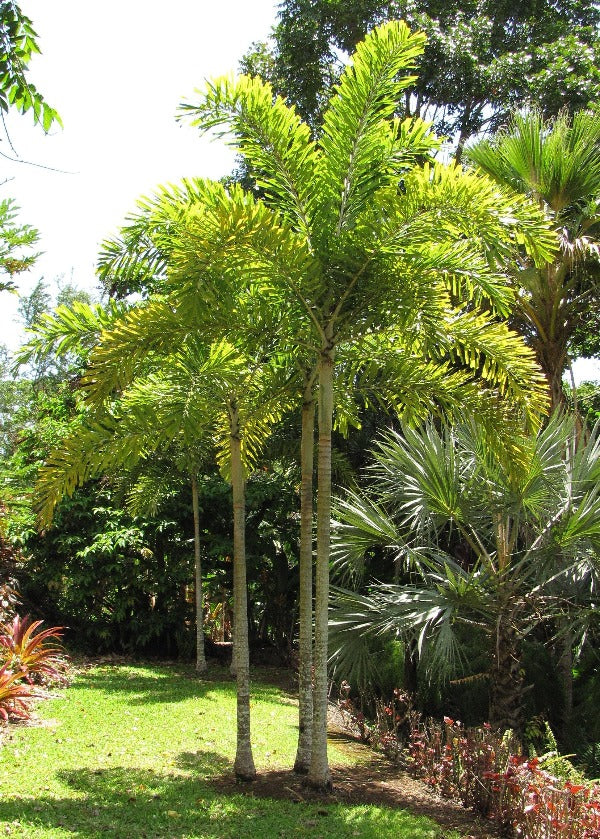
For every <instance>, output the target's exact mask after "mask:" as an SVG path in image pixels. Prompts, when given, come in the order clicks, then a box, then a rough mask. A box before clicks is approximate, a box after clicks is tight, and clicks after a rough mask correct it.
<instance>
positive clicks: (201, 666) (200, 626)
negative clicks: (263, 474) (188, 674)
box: [192, 472, 208, 673]
mask: <svg viewBox="0 0 600 839" xmlns="http://www.w3.org/2000/svg"><path fill="white" fill-rule="evenodd" d="M192 510H193V512H194V583H195V588H196V672H197V673H206V670H207V669H208V668H207V665H206V656H205V654H204V598H203V596H202V557H201V554H200V509H199V504H198V478H197V477H196V473H195V472H194V473H192Z"/></svg>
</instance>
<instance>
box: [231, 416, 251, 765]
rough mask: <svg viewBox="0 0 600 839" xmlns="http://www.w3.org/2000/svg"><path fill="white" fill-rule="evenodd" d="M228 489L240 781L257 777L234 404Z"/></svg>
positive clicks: (241, 481)
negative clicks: (231, 497) (231, 500)
mask: <svg viewBox="0 0 600 839" xmlns="http://www.w3.org/2000/svg"><path fill="white" fill-rule="evenodd" d="M231 408H232V410H231V437H230V445H231V486H232V490H233V647H234V657H235V671H236V673H235V676H236V683H237V745H236V753H235V763H234V771H235V774H236V777H238V778H239V779H240V780H243V781H252V780H254V778H255V777H256V769H255V766H254V759H253V757H252V745H251V742H250V653H249V648H248V596H247V589H246V539H245V527H246V521H245V519H246V505H245V494H244V472H243V466H242V441H241V436H240V428H239V418H238V415H237V410H236V408H235V405H232V406H231Z"/></svg>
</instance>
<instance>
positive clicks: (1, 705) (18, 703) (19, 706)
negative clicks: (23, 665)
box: [0, 664, 35, 722]
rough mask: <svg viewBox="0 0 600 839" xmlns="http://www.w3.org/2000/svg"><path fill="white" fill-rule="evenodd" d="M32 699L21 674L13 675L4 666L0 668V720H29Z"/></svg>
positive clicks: (30, 690) (29, 689) (29, 687)
mask: <svg viewBox="0 0 600 839" xmlns="http://www.w3.org/2000/svg"><path fill="white" fill-rule="evenodd" d="M34 697H35V694H34V693H33V690H32V688H31V686H30V685H28V684H26V683H23V681H22V675H21V673H13V671H12V670H10V669H9V667H8V665H6V664H5V665H3V666H2V667H0V720H4V722H8V720H10V719H29V702H30V701H31V700H32V699H33V698H34Z"/></svg>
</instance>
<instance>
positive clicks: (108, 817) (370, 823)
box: [0, 752, 439, 839]
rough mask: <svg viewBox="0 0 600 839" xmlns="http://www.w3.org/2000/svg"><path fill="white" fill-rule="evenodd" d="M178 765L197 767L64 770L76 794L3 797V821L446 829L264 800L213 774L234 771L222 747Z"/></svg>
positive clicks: (35, 833) (42, 825) (427, 837)
mask: <svg viewBox="0 0 600 839" xmlns="http://www.w3.org/2000/svg"><path fill="white" fill-rule="evenodd" d="M179 765H180V766H181V767H187V768H188V769H190V770H193V776H190V775H181V774H177V772H174V773H173V774H170V775H169V774H161V773H157V772H153V771H150V770H143V769H130V768H124V767H117V768H112V769H91V768H85V769H80V770H77V771H72V772H61V773H59V775H58V777H59V778H60V780H61V781H62V783H63V784H65V785H66V786H67V787H69V788H70V790H71V791H72V792H74V793H75V796H76V797H68V796H65V797H60V796H52V795H50V794H48V795H39V796H38V797H31V798H23V797H15V798H13V799H11V798H6V799H5V800H3V801H2V802H0V820H1V821H3V822H4V823H8V824H10V825H11V830H13V829H14V832H15V834H16V835H19V836H23V837H43V836H46V835H48V836H50V835H52V836H55V835H57V833H56V831H57V830H59V831H61V832H62V831H64V833H65V834H69V833H72V834H76V835H77V836H79V837H84V838H85V839H96V837H98V839H99V837H105V836H106V837H123V839H125V837H127V839H130V838H131V839H135V837H146V838H147V839H159V837H171V838H172V839H183V837H188V839H190V838H191V837H203V839H213V837H214V839H255V837H256V836H257V835H259V836H261V837H262V839H270V837H289V836H309V837H314V839H317V837H321V839H334V837H335V839H344V838H345V837H348V839H350V837H362V839H384V837H392V836H393V837H394V839H409V837H410V839H432V837H435V836H438V835H439V832H438V831H437V829H436V826H435V825H433V824H432V823H431V822H430V821H428V820H427V819H419V818H415V817H412V816H410V815H408V814H407V813H403V812H402V811H393V810H384V809H380V808H368V807H364V806H357V807H352V806H342V805H340V804H327V805H324V804H323V803H321V802H299V803H294V801H293V800H275V799H274V798H270V797H264V798H263V797H260V796H255V795H254V785H241V786H240V785H237V784H235V782H234V781H233V780H230V788H228V789H226V790H225V789H223V788H220V787H219V784H218V783H217V784H215V783H212V782H211V781H210V780H208V779H207V775H208V776H214V773H215V771H216V772H220V773H222V776H221V777H222V778H225V777H226V776H227V775H228V774H229V773H230V772H231V767H230V764H228V763H227V762H226V761H224V760H223V758H222V757H221V756H220V755H219V754H217V753H215V752H196V753H194V754H191V753H184V754H182V755H180V761H179ZM286 778H288V779H289V778H290V773H287V774H286ZM58 835H60V834H58Z"/></svg>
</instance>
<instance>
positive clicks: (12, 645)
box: [0, 615, 67, 684]
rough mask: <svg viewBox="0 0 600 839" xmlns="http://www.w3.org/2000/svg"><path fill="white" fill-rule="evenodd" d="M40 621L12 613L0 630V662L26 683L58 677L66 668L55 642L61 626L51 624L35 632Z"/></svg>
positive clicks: (62, 674)
mask: <svg viewBox="0 0 600 839" xmlns="http://www.w3.org/2000/svg"><path fill="white" fill-rule="evenodd" d="M42 623H43V621H32V620H31V618H30V617H29V615H25V617H23V618H22V617H20V616H19V615H15V617H14V618H13V620H12V621H11V622H10V623H9V624H5V625H4V626H3V627H2V633H1V634H0V660H3V661H4V665H3V666H4V667H5V668H7V670H10V671H12V672H13V673H14V674H15V675H16V676H17V677H18V678H21V679H24V680H25V681H26V682H27V683H29V684H33V683H34V682H38V683H48V682H57V681H61V680H63V679H64V677H65V673H66V669H67V659H66V656H65V653H64V650H63V649H62V647H61V646H59V645H58V644H56V643H55V642H56V641H57V640H58V639H59V638H60V637H61V636H62V633H63V629H64V627H61V626H51V627H48V628H47V629H43V630H41V631H40V632H37V633H36V630H37V629H39V627H40V626H41V625H42ZM48 642H52V643H51V644H48Z"/></svg>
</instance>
